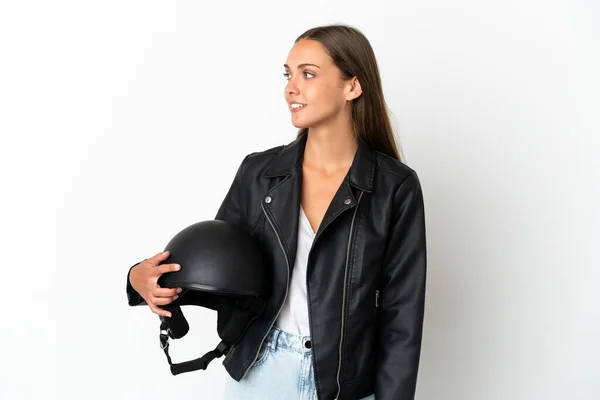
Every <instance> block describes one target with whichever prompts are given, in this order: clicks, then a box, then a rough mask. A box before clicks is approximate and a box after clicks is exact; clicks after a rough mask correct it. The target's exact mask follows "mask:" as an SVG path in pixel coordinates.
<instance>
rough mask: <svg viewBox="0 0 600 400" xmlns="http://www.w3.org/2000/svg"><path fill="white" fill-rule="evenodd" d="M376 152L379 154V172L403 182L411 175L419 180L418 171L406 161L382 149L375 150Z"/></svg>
mask: <svg viewBox="0 0 600 400" xmlns="http://www.w3.org/2000/svg"><path fill="white" fill-rule="evenodd" d="M375 154H376V156H377V172H378V173H379V174H382V175H385V176H387V177H388V178H390V179H392V180H397V181H399V182H403V181H404V180H405V179H407V178H409V177H411V176H412V177H414V178H416V179H417V180H418V177H417V172H416V171H415V170H414V169H413V168H412V167H410V166H409V165H408V164H406V163H405V162H404V161H401V160H398V159H397V158H394V157H391V156H389V155H387V154H385V153H382V152H380V151H375Z"/></svg>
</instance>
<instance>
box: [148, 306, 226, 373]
mask: <svg viewBox="0 0 600 400" xmlns="http://www.w3.org/2000/svg"><path fill="white" fill-rule="evenodd" d="M163 308H164V309H168V310H169V312H171V315H172V317H171V318H168V317H163V316H160V321H161V324H160V348H161V349H163V351H164V352H165V355H166V356H167V361H168V362H169V366H170V367H171V373H172V374H173V375H178V374H181V373H184V372H191V371H197V370H199V369H206V367H207V366H208V364H210V362H211V361H212V360H214V359H215V358H219V357H221V356H223V355H225V354H227V352H228V351H229V349H230V347H231V346H230V345H229V344H227V343H226V342H225V341H221V343H219V344H218V345H217V347H216V348H215V349H214V350H211V351H209V352H208V353H206V354H205V355H203V356H202V357H200V358H197V359H195V360H190V361H184V362H181V363H173V361H172V360H171V356H170V355H169V337H170V338H172V339H180V338H182V337H183V336H185V335H186V334H187V332H188V331H189V325H188V322H187V320H186V319H185V317H184V315H183V312H182V311H181V307H179V306H178V305H174V306H173V305H172V306H170V307H163Z"/></svg>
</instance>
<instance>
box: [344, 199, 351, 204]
mask: <svg viewBox="0 0 600 400" xmlns="http://www.w3.org/2000/svg"><path fill="white" fill-rule="evenodd" d="M350 203H352V200H350V199H346V200H345V201H344V204H350Z"/></svg>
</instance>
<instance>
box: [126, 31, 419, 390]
mask: <svg viewBox="0 0 600 400" xmlns="http://www.w3.org/2000/svg"><path fill="white" fill-rule="evenodd" d="M284 68H285V71H284V76H285V78H286V79H287V85H286V86H285V100H286V102H287V103H288V105H289V110H290V113H291V118H292V124H293V125H294V126H295V127H297V128H299V132H298V135H297V138H296V139H295V140H294V141H293V142H291V143H289V144H287V145H282V146H278V147H275V148H272V149H268V150H264V151H261V152H255V153H251V154H249V155H248V156H246V157H245V158H244V160H243V162H242V163H241V165H240V167H239V169H238V172H237V174H236V177H235V179H234V181H233V183H232V185H231V188H230V190H229V192H228V193H227V196H226V198H225V200H224V201H223V203H222V205H221V207H220V209H219V211H218V213H217V215H216V219H221V220H225V221H228V222H230V223H234V224H237V225H239V226H243V227H244V228H245V229H247V230H248V231H249V232H251V234H252V235H253V236H254V237H256V238H258V239H259V240H260V242H261V243H262V244H264V247H265V249H266V250H267V256H268V257H269V261H270V262H271V265H272V266H273V288H272V290H273V292H272V293H273V294H272V296H271V299H270V300H269V304H268V305H267V307H266V309H265V312H264V314H263V316H262V317H261V318H260V319H259V320H256V321H255V322H254V323H253V324H251V326H250V327H249V328H248V330H247V331H246V333H245V334H244V337H243V339H242V341H241V342H240V343H239V344H238V345H237V346H235V347H234V348H233V349H232V350H230V351H229V353H228V354H227V356H226V357H225V360H224V361H223V364H224V366H225V368H226V370H227V371H228V373H229V377H228V381H227V386H226V398H227V399H232V400H233V399H236V400H243V399H286V400H287V399H323V400H324V399H327V400H329V399H339V400H344V399H348V400H350V399H353V400H358V399H373V398H376V399H377V400H392V399H393V400H408V399H413V398H414V393H415V387H416V381H417V370H418V365H419V355H420V349H421V336H422V324H423V314H424V301H425V300H424V297H425V280H426V246H425V220H424V206H423V198H422V193H421V187H420V183H419V180H418V178H417V175H416V173H415V171H413V170H412V169H411V168H409V167H408V166H407V165H405V164H404V163H403V162H401V157H400V154H399V151H398V149H397V147H396V144H395V142H394V137H393V133H392V129H391V126H390V122H389V119H388V116H387V114H386V107H385V102H384V98H383V93H382V88H381V82H380V76H379V72H378V67H377V63H376V60H375V56H374V54H373V50H372V48H371V46H370V44H369V42H368V40H367V39H366V38H365V37H364V35H363V34H362V33H361V32H360V31H358V30H357V29H355V28H352V27H349V26H342V25H330V26H322V27H317V28H313V29H311V30H309V31H307V32H305V33H304V34H302V35H301V36H300V37H299V38H298V39H297V40H296V41H295V43H294V46H293V47H292V49H291V50H290V52H289V54H288V57H287V61H286V63H285V65H284ZM167 256H168V254H166V255H156V256H155V257H153V258H151V259H149V260H146V262H145V263H142V264H143V265H142V267H137V266H136V267H134V268H132V270H131V271H132V272H131V278H130V279H131V285H130V289H129V291H128V293H130V295H132V293H134V292H133V290H134V289H135V290H136V291H137V293H139V295H140V296H141V297H143V298H144V299H145V300H146V301H147V302H148V304H149V305H150V307H151V309H152V310H153V312H155V313H157V314H159V315H165V312H164V310H161V309H160V308H158V307H157V306H158V305H164V304H168V303H169V302H171V301H172V299H173V298H174V296H176V291H175V289H161V288H158V287H157V286H156V274H155V273H154V275H153V272H151V271H150V270H151V269H152V268H151V267H152V266H156V265H158V263H160V262H161V261H162V260H164V259H165V258H166V257H167ZM144 265H145V267H146V268H144ZM181 268H185V266H181ZM167 270H168V269H166V267H165V269H164V271H167ZM162 272H163V270H161V272H160V273H162ZM148 300H149V301H148ZM130 304H131V297H130Z"/></svg>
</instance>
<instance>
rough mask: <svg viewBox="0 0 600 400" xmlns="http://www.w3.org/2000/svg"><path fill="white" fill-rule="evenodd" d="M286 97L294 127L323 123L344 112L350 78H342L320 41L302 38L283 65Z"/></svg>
mask: <svg viewBox="0 0 600 400" xmlns="http://www.w3.org/2000/svg"><path fill="white" fill-rule="evenodd" d="M284 68H285V72H284V76H285V78H286V79H287V81H288V82H287V85H286V86H285V100H286V102H287V104H288V108H289V110H290V112H291V114H292V124H293V125H294V126H295V127H296V128H308V127H316V126H322V125H326V124H327V123H329V122H332V121H335V120H336V119H337V118H339V117H340V116H341V115H342V113H343V112H344V108H345V107H346V104H347V100H351V99H352V97H354V96H351V95H349V93H350V87H351V81H344V80H342V77H341V73H340V70H339V69H338V68H337V67H336V66H335V64H333V61H332V60H331V58H330V57H329V55H328V54H327V53H326V52H325V48H324V47H323V45H322V44H321V43H319V42H317V41H315V40H307V39H302V40H300V41H298V42H297V43H295V44H294V46H293V47H292V49H291V50H290V52H289V54H288V58H287V61H286V63H285V65H284Z"/></svg>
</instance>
